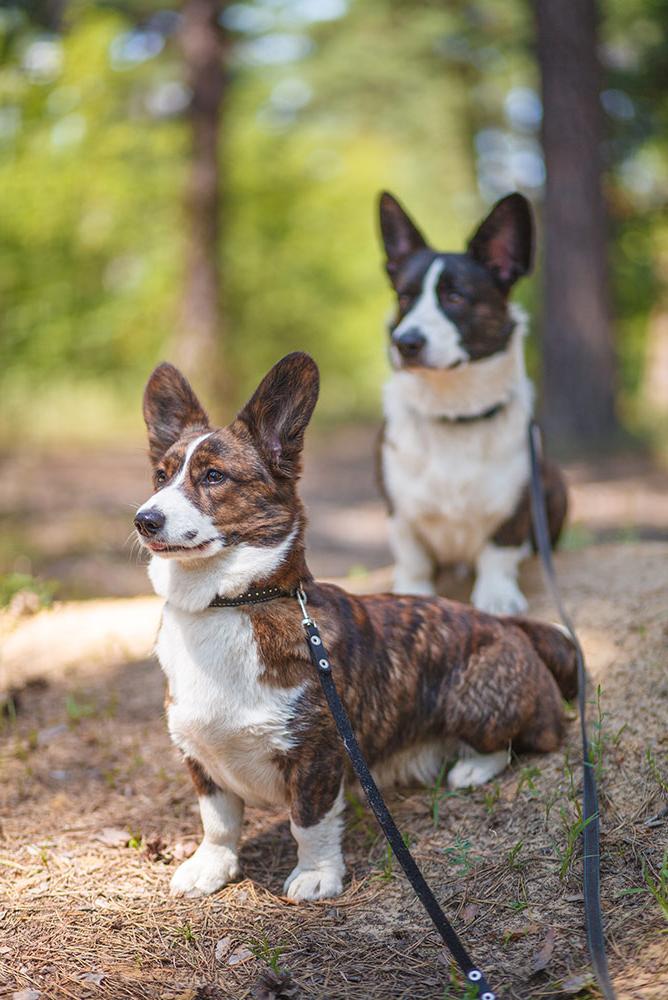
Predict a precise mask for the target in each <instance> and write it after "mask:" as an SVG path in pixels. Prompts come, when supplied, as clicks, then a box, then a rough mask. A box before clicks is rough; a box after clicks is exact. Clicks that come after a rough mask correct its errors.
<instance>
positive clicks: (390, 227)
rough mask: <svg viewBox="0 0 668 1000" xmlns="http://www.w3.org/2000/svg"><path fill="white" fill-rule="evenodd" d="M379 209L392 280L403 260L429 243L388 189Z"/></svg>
mask: <svg viewBox="0 0 668 1000" xmlns="http://www.w3.org/2000/svg"><path fill="white" fill-rule="evenodd" d="M379 209H380V232H381V235H382V237H383V245H384V247H385V253H386V254H387V262H386V264H385V268H386V270H387V273H388V274H389V276H390V280H394V276H395V275H396V273H397V271H398V270H399V268H400V267H401V264H402V263H403V261H404V260H405V259H406V258H407V257H409V256H410V255H411V254H412V253H415V251H416V250H422V249H424V248H425V247H426V246H427V244H426V242H425V239H424V237H423V235H422V233H421V232H420V230H419V229H418V228H417V226H416V225H415V224H414V223H413V221H412V219H410V218H409V216H408V214H407V213H406V212H405V211H404V209H403V208H402V207H401V205H400V204H399V202H398V201H397V199H396V198H395V197H394V196H393V195H391V194H390V193H389V192H388V191H383V193H382V194H381V196H380V202H379Z"/></svg>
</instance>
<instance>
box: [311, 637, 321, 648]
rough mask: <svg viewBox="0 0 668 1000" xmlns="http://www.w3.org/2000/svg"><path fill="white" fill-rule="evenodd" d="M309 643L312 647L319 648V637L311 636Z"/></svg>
mask: <svg viewBox="0 0 668 1000" xmlns="http://www.w3.org/2000/svg"><path fill="white" fill-rule="evenodd" d="M311 642H312V644H313V645H314V646H319V645H320V644H321V643H320V636H318V635H312V636H311Z"/></svg>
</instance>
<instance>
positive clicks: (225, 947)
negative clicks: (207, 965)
mask: <svg viewBox="0 0 668 1000" xmlns="http://www.w3.org/2000/svg"><path fill="white" fill-rule="evenodd" d="M231 947H232V938H231V937H224V938H221V939H220V941H218V942H216V950H215V952H214V955H215V956H216V961H217V962H222V961H223V959H224V958H225V956H226V955H227V953H228V951H229V950H230V948H231Z"/></svg>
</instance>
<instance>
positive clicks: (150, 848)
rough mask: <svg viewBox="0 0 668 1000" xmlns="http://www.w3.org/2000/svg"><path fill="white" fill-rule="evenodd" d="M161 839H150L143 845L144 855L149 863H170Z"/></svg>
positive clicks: (165, 846) (169, 856)
mask: <svg viewBox="0 0 668 1000" xmlns="http://www.w3.org/2000/svg"><path fill="white" fill-rule="evenodd" d="M166 848H167V845H166V843H165V842H164V840H163V839H162V837H160V836H157V837H152V838H151V839H150V840H147V841H145V843H144V854H145V855H146V857H147V858H148V860H149V861H166V862H169V861H171V853H170V852H169V851H168V850H166Z"/></svg>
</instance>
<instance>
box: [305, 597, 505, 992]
mask: <svg viewBox="0 0 668 1000" xmlns="http://www.w3.org/2000/svg"><path fill="white" fill-rule="evenodd" d="M296 597H297V600H298V601H299V606H300V607H301V609H302V614H303V616H304V618H303V621H302V625H303V627H304V632H305V633H306V642H307V645H308V649H309V654H310V656H311V661H312V663H313V666H314V667H315V669H316V671H317V673H318V677H319V678H320V683H321V685H322V689H323V692H324V694H325V698H326V699H327V704H328V705H329V710H330V712H331V713H332V716H333V718H334V722H335V723H336V728H337V729H338V731H339V736H340V737H341V739H342V740H343V745H344V747H345V749H346V753H347V754H348V756H349V757H350V761H351V763H352V765H353V769H354V771H355V774H356V775H357V777H358V779H359V782H360V784H361V786H362V788H363V789H364V792H365V794H366V797H367V799H368V801H369V805H370V806H371V808H372V809H373V812H374V814H375V817H376V819H377V820H378V823H379V824H380V828H381V830H382V831H383V833H384V834H385V837H386V839H387V842H388V843H389V845H390V847H391V848H392V851H393V853H394V856H395V857H396V859H397V861H398V862H399V864H400V865H401V867H402V868H403V870H404V872H405V873H406V877H407V879H408V881H409V882H410V884H411V886H412V888H413V890H414V891H415V894H416V895H417V897H418V899H419V900H420V902H421V903H422V905H423V906H424V908H425V910H426V911H427V913H428V914H429V916H430V917H431V921H432V923H433V924H434V927H435V928H436V930H437V931H438V933H439V934H440V935H441V937H442V938H443V942H444V944H445V945H446V947H447V948H448V949H449V951H450V953H451V954H452V957H453V958H454V960H455V962H456V963H457V965H458V966H459V968H460V969H461V971H462V973H463V974H464V976H465V977H466V980H467V981H468V982H469V983H471V984H472V985H473V986H474V987H475V988H476V989H477V991H478V996H479V997H480V1000H498V995H497V994H496V993H494V992H493V990H492V989H491V987H490V986H489V983H488V982H487V980H486V978H485V976H484V975H483V973H482V972H481V971H480V969H479V968H478V967H477V966H476V965H475V964H474V962H473V961H472V959H471V956H470V955H469V954H468V952H467V951H466V948H465V947H464V945H463V944H462V943H461V941H460V940H459V938H458V936H457V934H456V932H455V930H454V928H453V927H452V925H451V924H450V922H449V921H448V919H447V917H446V915H445V913H444V912H443V910H442V909H441V906H440V904H439V902H438V900H437V899H436V897H435V896H434V893H433V892H432V891H431V889H430V888H429V886H428V885H427V882H426V880H425V877H424V875H423V874H422V872H421V871H420V869H419V868H418V866H417V864H416V862H415V859H414V858H413V855H412V854H411V852H410V851H409V850H408V848H407V847H406V844H405V843H404V841H403V839H402V836H401V834H400V833H399V829H398V827H397V825H396V823H395V822H394V819H393V818H392V814H391V813H390V811H389V809H388V808H387V806H386V805H385V800H384V799H383V796H382V795H381V793H380V791H379V789H378V786H377V785H376V782H375V781H374V780H373V777H372V775H371V771H370V770H369V767H368V765H367V763H366V761H365V759H364V755H363V754H362V751H361V750H360V748H359V744H358V742H357V740H356V739H355V734H354V732H353V729H352V726H351V724H350V719H349V718H348V714H347V712H346V710H345V708H344V707H343V703H342V702H341V699H340V697H339V694H338V691H337V690H336V685H335V683H334V678H333V677H332V666H331V663H330V659H329V655H328V653H327V650H326V649H325V645H324V643H323V641H322V636H321V635H320V630H319V629H318V626H317V625H316V623H315V622H314V621H313V619H312V618H311V616H310V615H309V613H308V611H307V609H306V594H305V593H304V591H303V590H302V589H301V588H300V589H299V590H298V591H297V593H296Z"/></svg>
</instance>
